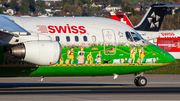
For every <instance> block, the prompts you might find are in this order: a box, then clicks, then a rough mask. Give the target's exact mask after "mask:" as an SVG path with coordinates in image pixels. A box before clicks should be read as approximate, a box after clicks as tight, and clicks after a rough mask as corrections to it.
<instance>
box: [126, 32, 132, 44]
mask: <svg viewBox="0 0 180 101" xmlns="http://www.w3.org/2000/svg"><path fill="white" fill-rule="evenodd" d="M126 38H127V40H128V41H131V42H133V39H132V36H131V34H130V33H129V32H126Z"/></svg>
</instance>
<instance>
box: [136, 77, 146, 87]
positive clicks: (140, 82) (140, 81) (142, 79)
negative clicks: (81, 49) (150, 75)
mask: <svg viewBox="0 0 180 101" xmlns="http://www.w3.org/2000/svg"><path fill="white" fill-rule="evenodd" d="M146 84H147V79H146V78H145V77H139V79H138V86H145V85H146Z"/></svg>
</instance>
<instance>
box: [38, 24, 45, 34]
mask: <svg viewBox="0 0 180 101" xmlns="http://www.w3.org/2000/svg"><path fill="white" fill-rule="evenodd" d="M36 27H38V28H39V29H38V31H40V32H41V33H48V30H47V27H46V25H37V26H36Z"/></svg>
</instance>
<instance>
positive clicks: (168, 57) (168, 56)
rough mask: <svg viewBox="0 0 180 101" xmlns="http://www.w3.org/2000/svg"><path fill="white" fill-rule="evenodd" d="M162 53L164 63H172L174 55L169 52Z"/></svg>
mask: <svg viewBox="0 0 180 101" xmlns="http://www.w3.org/2000/svg"><path fill="white" fill-rule="evenodd" d="M164 55H165V56H164V58H165V63H173V62H174V61H175V59H174V57H173V56H172V55H171V54H170V53H168V52H165V54H164Z"/></svg>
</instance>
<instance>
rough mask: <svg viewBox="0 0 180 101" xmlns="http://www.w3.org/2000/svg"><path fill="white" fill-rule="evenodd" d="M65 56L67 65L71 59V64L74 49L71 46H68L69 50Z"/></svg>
mask: <svg viewBox="0 0 180 101" xmlns="http://www.w3.org/2000/svg"><path fill="white" fill-rule="evenodd" d="M67 57H68V59H67V60H66V64H67V65H68V64H69V62H70V61H71V65H72V64H73V62H74V51H73V48H70V50H68V51H67Z"/></svg>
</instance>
